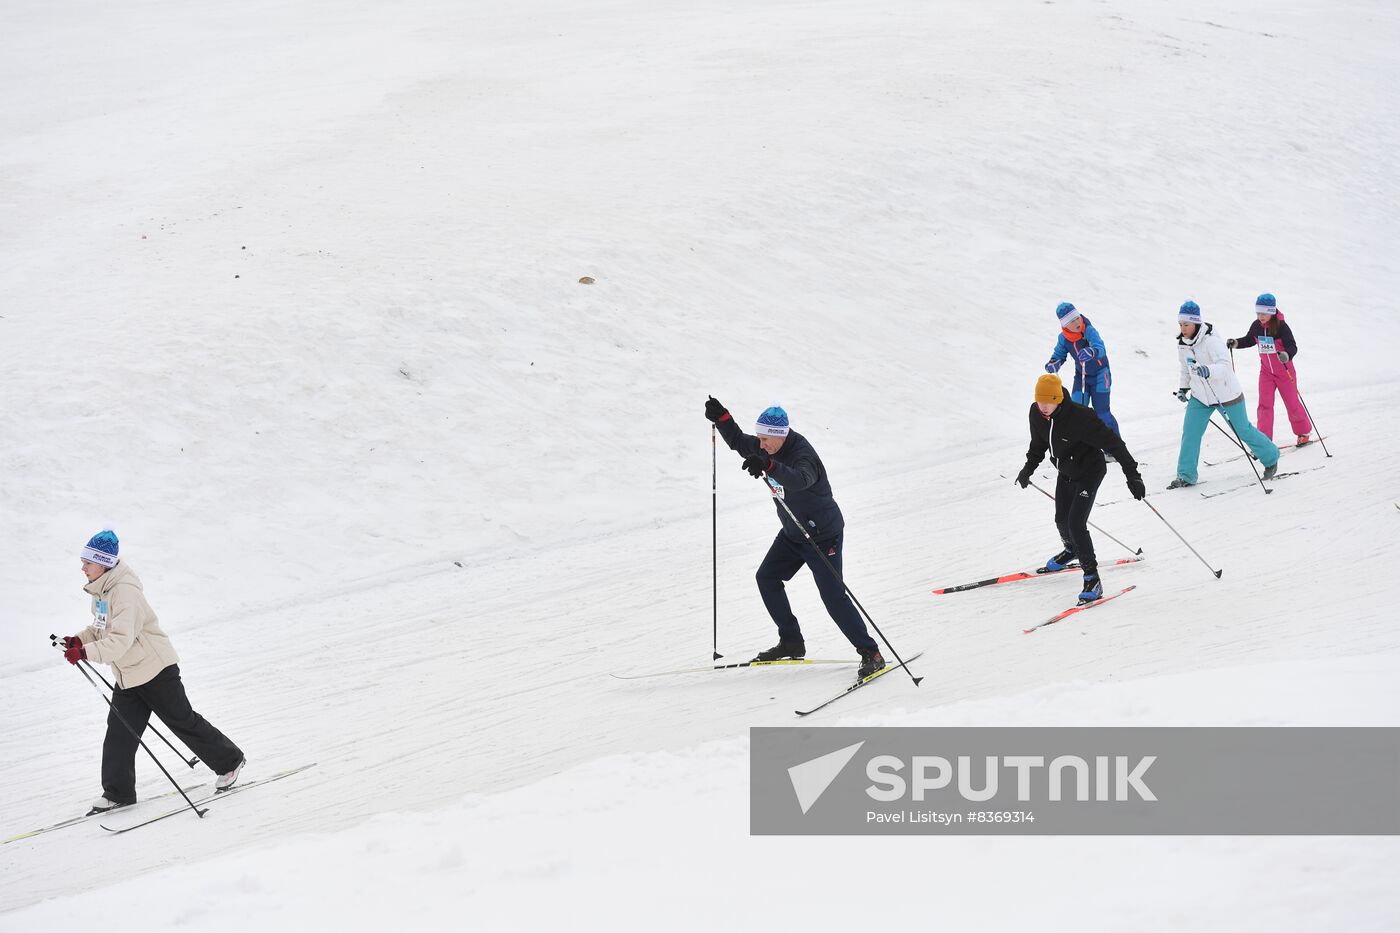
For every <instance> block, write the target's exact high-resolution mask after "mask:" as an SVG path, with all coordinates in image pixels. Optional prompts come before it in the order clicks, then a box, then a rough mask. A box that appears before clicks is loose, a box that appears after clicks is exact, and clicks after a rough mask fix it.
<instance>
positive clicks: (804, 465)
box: [717, 418, 846, 541]
mask: <svg viewBox="0 0 1400 933" xmlns="http://www.w3.org/2000/svg"><path fill="white" fill-rule="evenodd" d="M717 427H718V428H719V433H720V437H723V438H724V442H725V443H726V444H728V445H729V447H730V449H731V450H735V451H737V452H738V453H739V454H740V455H741V456H743V457H745V458H748V457H752V456H754V455H755V454H757V455H759V456H764V457H766V456H768V455H767V454H765V453H764V452H763V448H761V447H759V446H758V438H756V437H754V436H753V435H752V434H745V433H744V432H743V431H741V430H739V426H738V425H737V424H735V423H734V419H733V418H725V419H724V420H723V421H721V422H719V424H718V425H717ZM768 475H769V476H771V477H772V478H773V479H775V480H777V481H778V482H779V483H781V484H782V486H783V501H784V502H786V503H787V505H788V508H790V509H792V514H794V515H796V516H797V519H798V521H800V522H802V524H803V525H805V526H806V528H807V533H808V534H810V535H811V536H812V537H813V538H814V539H816V540H818V541H829V540H831V539H832V538H835V537H836V536H837V535H839V534H840V533H841V530H842V529H843V528H845V527H846V521H845V519H843V518H842V517H841V507H840V506H838V505H837V504H836V499H835V497H833V496H832V494H831V483H830V481H828V480H827V478H826V468H825V467H824V466H822V460H821V458H820V457H818V456H817V451H816V450H815V449H814V448H813V447H812V445H811V443H810V442H809V441H808V440H807V438H805V437H803V436H802V435H801V434H798V433H797V432H796V431H789V432H788V436H787V439H786V440H785V441H783V446H782V447H780V448H779V449H778V452H777V453H775V454H773V456H772V457H771V459H770V462H769V465H768ZM773 508H775V509H777V510H778V519H779V521H781V522H782V523H783V534H785V535H787V536H788V537H789V538H791V539H792V540H794V541H802V540H804V538H803V536H802V532H801V531H800V530H798V528H797V527H796V526H795V525H793V523H792V519H790V518H788V514H787V512H785V511H784V510H783V507H782V505H781V504H779V503H777V502H774V503H773Z"/></svg>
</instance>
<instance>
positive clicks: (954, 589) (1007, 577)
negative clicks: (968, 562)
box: [933, 557, 1143, 596]
mask: <svg viewBox="0 0 1400 933" xmlns="http://www.w3.org/2000/svg"><path fill="white" fill-rule="evenodd" d="M1141 560H1143V558H1141V557H1120V558H1117V559H1115V560H1112V561H1110V562H1109V563H1111V564H1112V565H1113V566H1115V567H1121V566H1123V565H1124V564H1136V563H1138V562H1139V561H1141ZM1083 570H1084V568H1083V567H1081V566H1079V564H1078V562H1075V563H1072V564H1070V565H1069V566H1066V567H1061V568H1059V569H1058V570H1051V569H1050V568H1048V567H1039V568H1037V569H1035V570H1020V571H1017V572H1015V573H1008V574H1003V575H1002V576H999V577H989V578H988V579H986V580H978V581H976V582H975V583H962V584H959V585H958V586H945V587H942V588H940V589H936V590H934V591H933V593H934V595H935V596H937V595H940V594H943V593H964V592H966V591H968V590H976V589H981V588H982V587H986V586H998V585H1000V584H1003V583H1018V582H1020V581H1021V580H1036V579H1039V578H1041V577H1049V576H1054V575H1055V574H1060V573H1074V572H1076V571H1078V572H1080V573H1082V572H1083Z"/></svg>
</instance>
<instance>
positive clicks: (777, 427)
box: [754, 405, 788, 437]
mask: <svg viewBox="0 0 1400 933" xmlns="http://www.w3.org/2000/svg"><path fill="white" fill-rule="evenodd" d="M754 433H755V434H761V435H763V436H765V437H787V436H788V416H787V412H785V411H783V410H782V409H781V408H779V407H778V406H777V405H774V406H772V407H771V408H765V409H763V414H761V415H759V416H758V424H757V426H756V427H755V431H754Z"/></svg>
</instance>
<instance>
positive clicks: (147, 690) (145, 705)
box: [102, 664, 243, 803]
mask: <svg viewBox="0 0 1400 933" xmlns="http://www.w3.org/2000/svg"><path fill="white" fill-rule="evenodd" d="M118 713H120V714H121V719H118V718H117V714H118ZM152 713H155V714H156V716H157V717H159V719H160V721H161V722H163V723H165V725H166V726H167V727H168V728H169V729H170V731H171V732H172V733H174V734H175V737H176V738H178V739H179V740H180V741H181V742H184V743H185V744H186V745H188V746H189V748H190V751H192V752H194V753H195V754H196V755H198V756H199V760H200V761H202V762H204V763H205V765H207V766H208V767H209V768H211V769H213V771H214V773H215V774H225V773H227V772H229V771H232V770H233V769H234V768H236V767H237V766H238V763H239V762H240V761H242V760H243V752H241V751H239V749H238V746H237V745H234V744H233V743H232V742H230V741H229V740H228V738H227V737H226V736H225V735H224V734H223V733H222V732H220V731H219V730H218V729H215V728H214V727H213V726H211V725H210V724H209V721H208V720H206V719H205V718H204V717H203V716H201V715H199V714H198V713H196V712H195V711H194V710H193V709H192V708H191V707H190V701H189V698H188V697H186V696H185V685H184V684H183V683H181V682H180V665H178V664H172V665H170V666H169V667H167V668H165V670H163V671H161V672H160V673H159V674H157V675H156V676H154V677H152V678H151V679H150V680H148V681H146V682H145V683H144V684H142V685H141V686H139V687H120V688H118V689H117V690H115V691H113V693H112V708H111V709H110V710H108V711H107V738H106V739H105V740H103V742H102V795H103V796H104V797H106V798H107V799H108V800H110V801H112V802H113V803H135V802H136V750H137V749H138V748H140V743H139V742H137V740H136V735H140V734H141V733H143V732H145V731H146V724H147V723H148V722H150V719H151V714H152ZM122 719H125V720H126V722H127V724H128V725H130V726H131V728H132V729H134V730H136V735H132V734H131V732H130V731H129V730H128V729H127V728H126V726H124V725H122Z"/></svg>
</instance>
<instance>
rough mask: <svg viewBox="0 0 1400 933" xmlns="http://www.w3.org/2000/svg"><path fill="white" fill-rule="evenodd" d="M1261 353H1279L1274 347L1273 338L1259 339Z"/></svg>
mask: <svg viewBox="0 0 1400 933" xmlns="http://www.w3.org/2000/svg"><path fill="white" fill-rule="evenodd" d="M1259 352H1260V353H1277V352H1278V349H1277V348H1276V347H1275V346H1274V338H1272V337H1260V338H1259Z"/></svg>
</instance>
